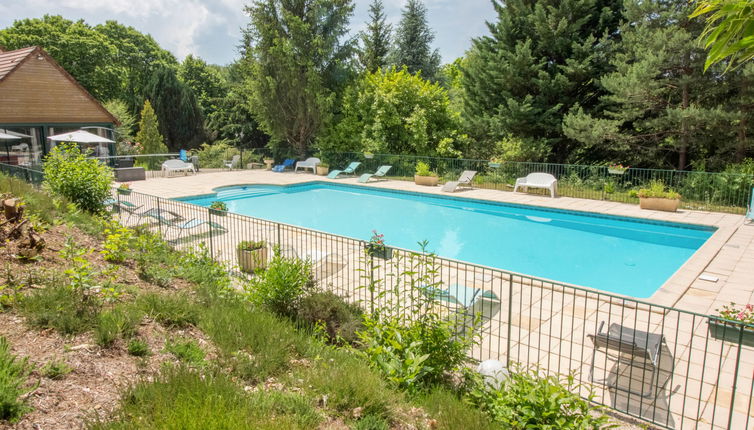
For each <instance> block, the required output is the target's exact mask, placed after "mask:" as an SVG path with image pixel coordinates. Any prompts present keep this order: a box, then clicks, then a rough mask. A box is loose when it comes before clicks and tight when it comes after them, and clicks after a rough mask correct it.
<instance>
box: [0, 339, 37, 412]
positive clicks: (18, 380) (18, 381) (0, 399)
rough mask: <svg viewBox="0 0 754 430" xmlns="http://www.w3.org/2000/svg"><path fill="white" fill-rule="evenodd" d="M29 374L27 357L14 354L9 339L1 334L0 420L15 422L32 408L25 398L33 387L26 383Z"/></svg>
mask: <svg viewBox="0 0 754 430" xmlns="http://www.w3.org/2000/svg"><path fill="white" fill-rule="evenodd" d="M29 374H31V366H30V365H29V364H28V361H27V359H26V358H24V359H19V358H18V357H16V356H15V355H13V353H11V352H10V345H9V344H8V341H7V340H6V339H5V338H4V337H2V336H0V421H10V422H15V421H16V420H18V419H19V418H20V417H21V416H22V415H23V414H24V413H26V412H27V411H28V410H29V409H30V408H29V407H28V406H27V405H26V400H24V399H23V397H24V395H25V394H26V393H27V392H29V391H30V390H32V389H33V387H31V388H29V387H28V386H27V383H26V379H27V378H28V377H29Z"/></svg>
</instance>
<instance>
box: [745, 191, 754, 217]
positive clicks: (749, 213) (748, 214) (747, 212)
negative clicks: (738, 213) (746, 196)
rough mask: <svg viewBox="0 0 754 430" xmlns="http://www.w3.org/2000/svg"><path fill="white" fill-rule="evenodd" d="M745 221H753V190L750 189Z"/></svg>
mask: <svg viewBox="0 0 754 430" xmlns="http://www.w3.org/2000/svg"><path fill="white" fill-rule="evenodd" d="M746 221H747V222H752V221H754V188H752V189H751V201H750V202H749V209H747V210H746Z"/></svg>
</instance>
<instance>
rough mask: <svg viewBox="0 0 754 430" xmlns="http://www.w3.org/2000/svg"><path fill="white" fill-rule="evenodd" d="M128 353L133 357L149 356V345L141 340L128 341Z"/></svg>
mask: <svg viewBox="0 0 754 430" xmlns="http://www.w3.org/2000/svg"><path fill="white" fill-rule="evenodd" d="M128 353H129V354H131V355H133V356H134V357H146V356H148V355H149V354H151V351H150V350H149V345H148V344H147V342H145V341H144V340H142V339H138V338H133V339H130V340H129V341H128Z"/></svg>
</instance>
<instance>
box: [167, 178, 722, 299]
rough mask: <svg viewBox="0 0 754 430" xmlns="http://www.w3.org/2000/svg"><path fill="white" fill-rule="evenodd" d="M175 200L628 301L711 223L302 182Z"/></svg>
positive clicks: (660, 277) (690, 249)
mask: <svg viewBox="0 0 754 430" xmlns="http://www.w3.org/2000/svg"><path fill="white" fill-rule="evenodd" d="M216 191H217V193H216V194H212V195H202V196H194V197H188V198H181V199H177V200H180V201H184V202H189V203H193V204H197V205H201V206H209V205H210V203H211V202H212V201H215V200H221V201H224V202H225V203H226V204H227V205H228V210H229V211H231V212H235V213H238V214H242V215H249V216H253V217H257V218H263V219H267V220H271V221H278V222H282V223H287V224H292V225H296V226H301V227H306V228H311V229H315V230H320V231H325V232H330V233H335V234H339V235H343V236H349V237H353V238H358V239H364V240H368V239H369V237H370V236H371V232H372V230H377V231H378V232H380V233H382V234H384V235H385V241H386V243H387V244H388V245H392V246H396V247H400V248H407V249H413V250H416V249H418V246H417V242H420V241H423V240H428V241H429V248H430V249H431V250H432V251H434V252H436V253H437V255H439V256H441V257H447V258H453V259H457V260H462V261H467V262H470V263H476V264H481V265H486V266H490V267H495V268H500V269H503V270H509V271H514V272H518V273H523V274H527V275H531V276H536V277H543V278H547V279H551V280H555V281H560V282H565V283H570V284H576V285H582V286H587V287H592V288H597V289H601V290H605V291H610V292H614V293H618V294H624V295H627V296H633V297H638V298H646V297H649V296H651V295H652V293H654V292H655V290H657V289H658V288H659V287H660V286H661V285H662V284H663V283H664V282H665V281H666V280H667V279H668V278H669V277H670V276H671V275H672V274H673V273H674V272H675V271H676V270H677V269H678V268H679V267H680V266H681V265H682V264H683V263H684V262H685V261H686V260H687V259H688V258H689V257H691V255H692V254H693V253H694V252H695V251H696V250H697V249H698V248H699V247H700V246H702V244H703V243H704V242H705V241H706V240H707V239H708V238H709V237H710V236H711V235H712V233H714V231H715V228H714V227H708V226H699V225H691V224H677V223H669V222H658V221H651V220H643V219H638V218H626V217H618V216H610V215H599V214H592V213H586V212H576V211H566V210H558V209H548V208H539V207H534V206H525V205H515V204H505V203H496V202H488V201H483V200H475V199H468V198H462V197H452V196H447V197H445V196H434V195H430V194H423V193H410V192H402V191H393V190H384V189H375V188H369V187H362V186H353V185H345V184H332V183H325V182H309V183H304V184H297V185H288V186H276V185H249V186H238V187H226V188H219V189H217V190H216Z"/></svg>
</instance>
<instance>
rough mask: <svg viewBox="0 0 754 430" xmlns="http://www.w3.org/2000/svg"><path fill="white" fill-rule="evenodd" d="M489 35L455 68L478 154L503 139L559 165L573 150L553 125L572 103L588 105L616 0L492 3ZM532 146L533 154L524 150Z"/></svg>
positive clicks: (615, 15) (611, 33)
mask: <svg viewBox="0 0 754 430" xmlns="http://www.w3.org/2000/svg"><path fill="white" fill-rule="evenodd" d="M493 4H494V7H495V10H496V11H497V21H496V22H492V23H487V26H488V27H489V30H490V33H491V35H490V36H486V37H481V38H478V39H474V40H473V42H472V48H471V50H470V51H469V53H468V55H467V60H466V63H465V66H464V67H463V78H462V84H463V90H464V112H463V114H464V115H463V116H464V119H465V121H466V126H467V128H468V130H469V132H470V134H471V135H472V136H473V137H474V138H475V140H476V141H477V142H478V144H477V146H478V147H479V151H478V152H479V154H478V155H480V156H484V155H489V154H490V153H492V152H494V151H495V147H496V145H498V144H499V143H500V142H502V141H506V140H508V139H510V138H513V139H515V140H517V141H518V142H519V143H520V145H521V147H522V150H523V151H524V152H527V151H530V152H535V153H541V158H546V159H549V160H551V161H558V162H563V161H565V160H566V159H568V157H569V155H570V153H571V151H572V150H573V148H574V146H575V145H574V143H575V142H573V141H572V140H569V139H567V138H566V137H565V136H564V135H563V132H562V130H561V122H562V119H563V116H564V115H565V113H566V112H568V111H569V110H570V109H571V107H572V106H574V105H575V104H576V103H577V102H579V103H581V105H582V106H583V107H584V109H586V110H587V111H591V110H592V109H593V108H595V104H596V102H597V96H598V95H599V91H598V88H597V87H596V85H595V80H596V79H597V78H598V77H599V76H600V75H601V74H602V73H603V72H604V70H605V68H606V63H607V60H606V55H605V43H606V41H607V40H609V38H610V37H612V36H614V34H615V31H616V28H617V26H618V23H619V21H620V18H621V17H620V12H619V11H620V5H621V1H620V0H537V1H535V0H507V1H505V2H503V1H498V0H494V1H493ZM532 148H537V150H536V151H531V149H532Z"/></svg>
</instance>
